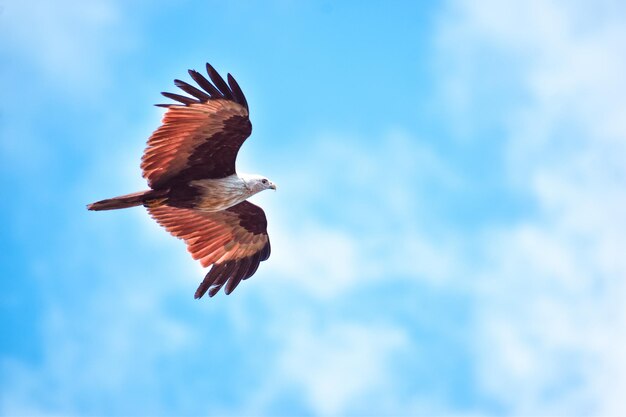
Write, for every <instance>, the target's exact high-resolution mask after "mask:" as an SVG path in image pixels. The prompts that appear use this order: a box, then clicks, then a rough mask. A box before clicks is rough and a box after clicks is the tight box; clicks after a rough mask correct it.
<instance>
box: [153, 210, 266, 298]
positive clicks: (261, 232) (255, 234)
mask: <svg viewBox="0 0 626 417" xmlns="http://www.w3.org/2000/svg"><path fill="white" fill-rule="evenodd" d="M148 211H149V212H150V215H151V216H152V217H153V218H154V219H155V220H156V221H157V222H158V223H159V224H160V225H161V226H163V227H165V229H167V231H168V232H170V233H171V234H172V235H174V236H176V237H177V238H180V239H183V240H184V241H185V243H186V244H187V249H188V250H189V252H190V253H191V256H192V257H193V258H194V259H197V260H199V261H200V263H201V264H202V266H204V267H207V266H209V265H213V267H212V268H211V270H210V271H209V272H208V273H207V275H206V277H205V278H204V281H202V283H201V284H200V286H199V287H198V289H197V290H196V294H195V298H200V297H202V296H203V295H204V293H205V292H206V291H207V290H209V288H210V290H209V296H210V297H213V296H214V295H215V294H216V293H217V292H218V291H219V290H220V288H222V286H223V285H224V284H226V289H225V292H226V294H230V293H231V292H232V291H233V290H234V289H235V287H236V286H237V285H239V283H240V282H241V280H244V279H248V278H250V277H251V276H252V275H253V274H254V273H255V272H256V270H257V268H258V267H259V263H261V262H262V261H264V260H266V259H267V258H269V256H270V241H269V237H268V235H267V220H266V218H265V213H264V212H263V210H262V209H261V208H260V207H258V206H255V205H254V204H252V203H249V202H247V201H244V202H242V203H239V204H237V205H235V206H233V207H230V208H228V209H226V210H223V211H217V212H203V211H198V210H193V209H186V208H177V207H169V206H160V207H148Z"/></svg>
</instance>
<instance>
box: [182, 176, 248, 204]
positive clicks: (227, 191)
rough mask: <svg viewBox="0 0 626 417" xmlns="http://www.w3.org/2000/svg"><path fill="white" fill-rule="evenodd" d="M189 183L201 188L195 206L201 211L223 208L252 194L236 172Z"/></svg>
mask: <svg viewBox="0 0 626 417" xmlns="http://www.w3.org/2000/svg"><path fill="white" fill-rule="evenodd" d="M190 184H191V185H192V186H194V187H196V188H198V189H200V190H201V198H200V202H199V204H198V205H197V208H198V209H199V210H203V211H221V210H225V209H227V208H229V207H232V206H234V205H235V204H239V203H241V202H242V201H244V200H246V199H247V198H248V197H250V196H251V195H252V192H251V191H250V190H249V189H248V187H247V186H246V183H245V182H244V181H243V180H242V179H241V178H239V176H238V175H236V174H235V175H230V176H228V177H224V178H219V179H205V180H196V181H191V183H190Z"/></svg>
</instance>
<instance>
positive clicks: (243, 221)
mask: <svg viewBox="0 0 626 417" xmlns="http://www.w3.org/2000/svg"><path fill="white" fill-rule="evenodd" d="M206 69H207V73H208V75H209V78H210V79H211V81H209V80H207V79H206V78H205V77H204V76H203V75H202V74H200V73H199V72H197V71H194V70H189V75H190V76H191V78H192V79H193V80H194V81H195V82H196V83H197V84H198V86H199V87H200V88H201V89H198V88H196V87H194V86H192V85H190V84H188V83H186V82H184V81H181V80H174V84H175V85H176V86H177V87H178V88H180V89H181V90H183V91H184V92H186V93H188V94H189V95H190V96H192V97H189V96H186V95H179V94H172V93H161V94H163V95H164V96H165V97H167V98H170V99H172V100H175V101H177V102H178V103H180V104H178V103H176V104H157V106H160V107H165V108H166V109H167V111H166V112H165V114H164V115H163V120H162V124H161V126H160V127H159V128H158V129H157V130H156V131H154V133H153V134H152V136H150V138H149V139H148V145H147V147H146V150H145V152H144V154H143V157H142V158H141V169H142V170H143V177H144V178H146V180H147V181H148V185H149V187H150V189H149V190H146V191H140V192H137V193H133V194H127V195H123V196H120V197H115V198H110V199H107V200H102V201H98V202H96V203H93V204H90V205H88V206H87V208H88V209H89V210H114V209H121V208H127V207H133V206H140V205H143V206H145V207H146V208H147V209H148V212H149V213H150V215H151V216H152V217H153V218H154V219H155V220H156V221H157V222H158V223H159V224H160V225H161V226H163V227H164V228H165V229H166V230H167V231H168V232H170V233H171V234H172V235H174V236H176V237H177V238H179V239H183V240H184V241H185V243H186V244H187V249H188V250H189V252H190V253H191V256H192V257H193V258H194V259H196V260H199V261H200V263H201V264H202V266H203V267H209V266H211V265H212V267H211V269H210V270H209V271H208V273H207V274H206V276H205V278H204V280H203V281H202V283H201V284H200V286H199V287H198V289H197V290H196V293H195V298H200V297H202V296H203V295H204V294H205V293H206V292H207V290H208V292H209V296H210V297H213V296H214V295H215V294H217V292H218V291H219V290H220V289H221V288H222V287H223V286H225V289H224V292H225V293H226V294H230V293H231V292H232V291H233V290H234V289H235V287H237V285H239V283H240V282H241V281H242V280H245V279H248V278H250V277H251V276H252V275H253V274H254V273H255V272H256V270H257V268H258V267H259V263H261V262H262V261H265V260H266V259H268V258H269V256H270V241H269V237H268V235H267V220H266V218H265V213H264V212H263V210H262V209H261V208H260V207H258V206H256V205H254V204H252V203H250V202H248V201H246V200H247V199H248V198H249V197H251V196H252V195H254V194H256V193H258V192H260V191H263V190H267V189H273V190H275V189H276V186H275V185H274V183H272V182H271V181H270V180H269V179H267V178H265V177H263V176H260V175H250V174H237V172H236V171H235V159H236V158H237V153H238V151H239V148H240V147H241V145H242V144H243V142H244V141H245V140H246V139H247V138H248V136H250V133H251V132H252V124H251V123H250V119H249V118H248V102H247V101H246V98H245V96H244V95H243V92H242V91H241V88H240V87H239V84H237V81H235V79H234V78H233V77H232V76H231V75H230V74H228V76H227V80H228V82H226V81H224V79H223V78H222V77H221V76H220V75H219V74H218V73H217V71H215V69H214V68H213V67H212V66H211V65H209V64H208V63H207V64H206Z"/></svg>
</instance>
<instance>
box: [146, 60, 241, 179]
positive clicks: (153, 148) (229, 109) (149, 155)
mask: <svg viewBox="0 0 626 417" xmlns="http://www.w3.org/2000/svg"><path fill="white" fill-rule="evenodd" d="M206 67H207V72H208V74H209V78H211V81H213V83H211V82H209V80H207V79H206V78H205V77H204V76H202V74H200V73H199V72H197V71H194V70H189V75H191V78H193V79H194V81H195V82H196V83H198V85H199V86H200V87H201V88H202V90H200V89H198V88H196V87H194V86H192V85H190V84H187V83H186V82H184V81H180V80H174V84H176V86H177V87H179V88H180V89H181V90H183V91H185V92H186V93H188V94H190V95H192V96H193V97H188V96H182V95H179V94H172V93H161V94H163V95H164V96H165V97H168V98H171V99H173V100H176V101H178V102H180V103H182V104H159V106H162V107H166V108H167V112H166V113H165V115H163V121H162V124H161V126H160V127H159V128H158V129H157V130H156V131H155V132H154V133H153V134H152V136H150V138H149V139H148V146H147V147H146V150H145V152H144V155H143V157H142V159H141V169H142V170H143V176H144V178H146V179H147V180H148V184H149V185H150V187H151V188H160V187H163V186H166V185H167V184H169V183H171V182H179V181H181V182H188V181H191V180H197V179H204V178H223V177H226V176H228V175H232V174H234V173H235V159H236V158H237V152H239V148H240V147H241V145H242V144H243V142H244V141H245V140H246V139H247V138H248V136H250V133H251V132H252V124H251V123H250V119H249V118H248V103H247V101H246V98H245V96H244V95H243V92H242V91H241V88H240V87H239V85H238V84H237V81H235V79H234V78H233V77H232V76H231V75H230V74H228V77H227V79H228V84H227V83H226V81H224V79H223V78H222V77H221V76H220V75H219V74H218V73H217V71H215V69H214V68H213V67H212V66H211V65H209V64H206ZM203 90H204V91H203Z"/></svg>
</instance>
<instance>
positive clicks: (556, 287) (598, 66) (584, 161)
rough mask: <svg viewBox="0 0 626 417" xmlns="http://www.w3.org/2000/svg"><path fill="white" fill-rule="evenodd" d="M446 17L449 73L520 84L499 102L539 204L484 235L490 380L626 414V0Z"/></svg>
mask: <svg viewBox="0 0 626 417" xmlns="http://www.w3.org/2000/svg"><path fill="white" fill-rule="evenodd" d="M446 16H447V17H446V18H445V19H444V20H443V21H442V24H441V26H440V39H441V45H443V46H442V50H441V51H440V53H441V55H442V57H443V58H444V59H446V60H449V59H450V58H452V60H453V61H454V62H456V63H457V66H456V67H454V68H453V69H451V70H450V71H449V74H448V79H447V80H445V81H444V83H449V84H451V85H462V86H468V87H467V88H468V89H470V90H471V89H472V88H475V87H470V86H475V85H480V83H481V80H480V74H479V73H477V72H472V68H474V69H475V68H476V66H477V65H482V66H485V65H486V66H487V67H491V72H502V73H505V74H509V75H508V77H510V80H511V81H512V84H511V85H510V86H509V87H507V90H509V91H510V92H511V94H513V95H515V94H517V95H519V96H520V97H524V99H523V100H519V101H518V102H517V103H516V104H515V105H513V106H511V107H510V108H509V109H508V110H507V112H506V113H505V114H501V115H502V116H504V118H503V119H502V120H504V122H505V124H504V128H505V129H504V135H503V138H502V139H503V140H505V141H506V147H505V148H504V149H505V152H506V154H505V157H506V158H507V160H508V161H509V164H508V169H507V172H506V175H507V176H508V180H509V182H510V184H511V185H510V186H511V187H515V188H517V189H519V190H521V191H522V192H525V193H528V195H529V197H530V198H531V199H532V200H534V201H535V202H536V204H537V205H538V209H539V210H538V211H537V212H535V213H534V214H530V213H529V214H528V215H527V216H523V217H522V218H520V219H519V220H518V221H517V222H515V224H512V225H510V226H507V227H505V228H501V227H500V228H495V229H492V230H491V231H489V232H488V238H487V239H486V240H485V248H484V253H485V254H486V258H485V261H486V264H485V265H484V269H483V271H482V272H481V275H482V277H483V278H482V279H481V286H482V289H481V292H482V295H481V296H480V297H479V300H480V302H479V303H478V304H477V309H478V312H479V321H478V323H477V324H478V326H479V329H480V333H479V338H478V339H477V342H476V343H477V349H478V352H479V358H480V359H479V364H480V367H479V368H478V369H479V377H480V380H481V381H482V384H483V386H484V388H485V389H486V390H487V391H488V392H490V393H491V395H493V396H494V397H495V398H498V399H499V401H502V404H504V405H506V407H508V408H509V409H510V410H511V411H512V412H515V413H521V414H535V415H536V414H563V413H564V414H587V413H591V414H598V415H619V414H623V413H624V412H626V409H624V408H623V407H624V406H623V402H620V401H619V398H620V394H619V392H621V391H623V390H624V389H626V379H625V375H626V360H625V359H624V356H623V355H622V354H621V353H618V352H617V351H616V349H615V346H623V345H624V344H625V343H626V339H624V337H623V334H624V329H626V320H625V319H626V316H625V315H624V314H623V313H618V312H619V311H620V306H621V305H623V301H624V299H626V286H625V285H624V283H623V280H622V277H623V276H624V271H625V270H626V264H625V263H624V262H623V257H622V256H620V255H619V249H618V248H620V247H624V246H626V240H625V239H624V238H623V236H624V232H625V231H626V227H625V226H626V224H625V223H624V221H623V219H622V217H623V216H621V215H620V214H619V213H623V212H624V210H625V209H626V199H624V198H623V197H621V195H622V192H621V191H620V190H623V189H624V186H625V185H626V170H624V166H626V165H625V162H626V161H624V158H623V155H624V154H625V153H624V146H626V123H624V120H626V119H625V118H624V111H625V110H626V101H625V100H624V97H625V94H626V84H625V83H624V80H623V77H622V76H621V75H620V74H623V73H624V71H625V70H626V59H624V56H623V54H621V53H620V51H623V50H624V48H625V47H626V43H625V42H626V41H625V40H626V32H625V30H624V25H623V22H624V18H625V17H626V14H625V10H624V8H623V7H622V6H620V5H619V4H617V3H611V2H600V3H597V4H596V3H593V4H591V3H587V4H585V3H563V2H557V1H550V2H544V1H541V2H539V1H537V2H507V3H506V4H505V3H499V2H481V3H472V2H464V1H458V2H452V3H451V4H450V7H449V9H448V13H447V15H446ZM485 51H487V53H485ZM509 57H517V58H518V59H517V60H516V59H512V60H510V61H509V64H508V65H507V64H506V62H507V58H509ZM481 60H490V61H491V62H494V63H495V64H489V63H487V64H485V63H484V62H483V63H480V64H479V63H478V62H480V61H481ZM503 62H504V63H505V64H504V65H502V63H503ZM467 68H469V70H467ZM511 74H512V75H511ZM444 85H445V84H444ZM482 94H483V97H484V92H483V93H482ZM465 97H466V99H467V100H468V101H469V102H471V103H472V105H477V104H481V105H482V106H484V107H486V108H489V103H488V102H484V101H481V97H480V93H479V92H478V93H477V92H475V91H474V92H472V91H470V92H469V93H468V94H467V95H466V96H465ZM465 110H467V109H464V111H463V112H462V113H463V114H467V113H466V112H465ZM496 111H497V112H499V110H496ZM464 122H467V120H464ZM548 393H551V394H548Z"/></svg>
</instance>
